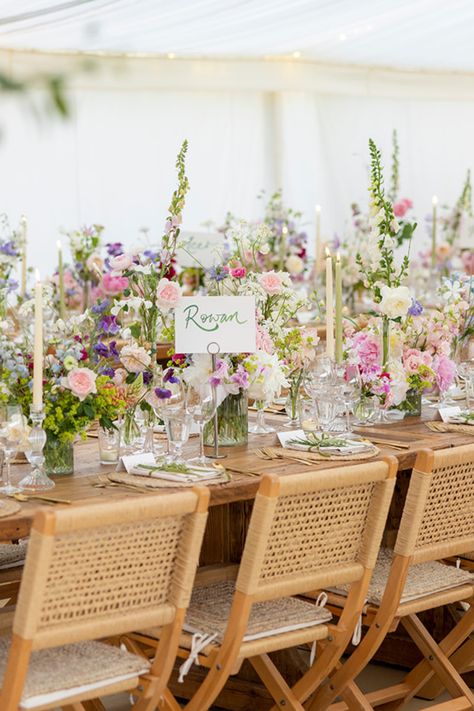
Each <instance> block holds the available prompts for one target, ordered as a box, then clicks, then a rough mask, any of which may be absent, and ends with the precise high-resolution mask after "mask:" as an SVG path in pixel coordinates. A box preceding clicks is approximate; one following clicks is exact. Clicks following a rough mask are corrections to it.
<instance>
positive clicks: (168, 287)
mask: <svg viewBox="0 0 474 711" xmlns="http://www.w3.org/2000/svg"><path fill="white" fill-rule="evenodd" d="M180 299H181V287H180V285H179V284H178V283H177V282H175V281H170V280H169V279H161V281H160V283H159V284H158V288H157V290H156V301H157V304H158V306H159V307H160V308H161V309H163V311H165V312H166V311H170V310H171V309H174V308H175V307H176V306H177V305H178V302H179V300H180Z"/></svg>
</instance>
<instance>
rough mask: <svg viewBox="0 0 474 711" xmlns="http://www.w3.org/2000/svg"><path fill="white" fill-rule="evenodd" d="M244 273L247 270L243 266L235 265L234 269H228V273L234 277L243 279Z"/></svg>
mask: <svg viewBox="0 0 474 711" xmlns="http://www.w3.org/2000/svg"><path fill="white" fill-rule="evenodd" d="M246 274H247V270H246V268H245V267H235V269H231V270H230V275H231V276H232V277H234V279H243V278H244V276H245V275H246Z"/></svg>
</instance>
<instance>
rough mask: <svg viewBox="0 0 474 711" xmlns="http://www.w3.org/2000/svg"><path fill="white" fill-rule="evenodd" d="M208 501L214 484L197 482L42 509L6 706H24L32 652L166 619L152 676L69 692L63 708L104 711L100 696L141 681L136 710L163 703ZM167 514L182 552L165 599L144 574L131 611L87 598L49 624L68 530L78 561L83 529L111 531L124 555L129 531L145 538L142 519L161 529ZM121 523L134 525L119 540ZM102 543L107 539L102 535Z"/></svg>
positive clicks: (164, 585)
mask: <svg viewBox="0 0 474 711" xmlns="http://www.w3.org/2000/svg"><path fill="white" fill-rule="evenodd" d="M208 501H209V491H208V489H206V488H204V487H196V488H195V489H193V490H192V491H187V492H183V493H178V494H165V495H157V496H153V497H141V498H140V499H136V500H129V499H128V500H127V501H123V502H111V503H105V504H98V505H92V506H84V507H71V508H68V509H67V508H64V509H58V510H56V511H40V512H38V513H37V514H36V516H35V519H34V522H33V526H32V531H31V539H30V545H29V549H28V554H27V560H26V563H25V568H24V574H23V580H22V584H21V589H20V594H19V598H18V605H17V608H16V612H15V617H14V621H13V635H12V641H11V646H10V650H9V655H8V660H7V667H6V671H5V677H4V683H3V687H2V689H1V692H0V708H1V709H2V711H17V710H18V708H19V704H20V700H21V696H22V693H23V687H24V684H25V680H26V677H27V673H28V665H29V661H30V656H31V653H32V652H33V651H35V650H41V649H46V648H51V647H57V646H61V645H64V644H69V643H73V642H79V641H87V640H96V639H101V638H104V637H107V636H110V635H112V634H116V633H117V634H120V633H125V632H128V631H131V630H133V629H136V628H137V626H141V625H142V624H145V625H148V624H150V623H151V622H152V620H154V622H153V624H161V625H162V628H163V635H162V641H161V643H160V645H159V646H158V648H157V650H156V654H155V656H154V658H153V660H152V664H151V668H150V670H149V672H148V673H147V674H145V675H142V676H141V677H138V675H137V676H135V677H134V678H132V679H128V680H125V681H121V682H118V683H114V684H106V683H105V682H104V685H103V686H102V687H100V688H96V689H94V690H93V691H89V692H84V693H81V694H78V696H77V697H69V698H67V700H65V701H64V703H63V705H62V708H63V709H64V711H105V710H104V707H103V705H102V703H101V702H100V701H99V700H98V699H99V698H100V697H102V696H108V695H110V694H115V693H118V692H120V691H129V690H132V689H137V688H138V687H139V689H138V691H137V695H138V697H139V698H138V701H137V702H136V704H135V708H136V710H137V711H152V710H153V709H155V708H156V707H157V706H158V704H159V702H160V698H161V696H162V694H163V692H164V689H165V688H166V685H167V682H168V679H169V676H170V674H171V671H172V668H173V663H174V660H175V656H176V650H177V647H178V642H179V636H180V634H181V629H182V624H183V620H184V617H185V613H186V608H187V604H188V602H189V599H190V596H191V592H192V585H193V581H194V575H195V572H196V567H197V563H198V558H199V552H200V548H201V543H202V538H203V534H204V529H205V523H206V519H207V507H208ZM161 520H163V526H164V527H166V526H167V525H168V522H171V523H170V524H169V525H170V526H171V525H174V526H175V528H174V529H173V530H174V531H175V533H172V534H170V535H173V536H174V538H173V539H172V541H171V543H170V550H171V551H172V552H173V551H176V559H175V560H176V562H175V569H174V570H172V571H171V573H170V574H169V575H168V573H167V574H166V575H163V579H162V581H160V583H159V585H160V586H161V589H162V593H163V595H162V596H163V599H164V600H165V602H163V603H160V604H158V603H157V604H156V605H151V604H150V602H149V600H148V598H147V583H146V577H145V576H143V577H142V579H141V580H140V582H139V583H138V584H137V587H136V588H135V590H134V595H135V597H130V598H129V599H130V602H129V603H128V605H127V609H126V610H124V609H122V610H120V611H119V613H118V614H113V613H110V611H109V610H108V611H107V612H106V613H105V612H104V613H102V612H100V613H99V614H97V613H96V612H94V611H91V612H89V610H90V607H89V608H88V607H87V605H88V604H89V603H86V602H84V609H82V608H81V610H80V611H79V614H77V612H76V614H75V615H74V617H73V618H72V619H70V618H68V616H67V615H65V616H64V620H63V621H61V620H59V622H58V620H57V619H56V620H55V624H53V623H50V622H49V620H48V613H49V612H50V610H54V603H52V602H51V600H49V599H48V589H49V590H50V589H51V588H48V585H51V581H50V580H48V575H49V576H52V577H53V581H54V567H53V566H54V563H55V562H57V555H58V554H57V550H58V547H60V545H61V536H63V537H64V536H67V546H68V549H67V550H68V552H69V551H70V554H71V556H74V555H76V558H75V559H74V558H73V560H80V557H81V550H83V549H81V544H80V543H78V545H77V547H76V548H77V550H76V551H75V550H74V549H75V536H77V535H78V533H80V534H82V538H81V541H82V542H83V541H84V538H85V537H87V536H88V535H89V533H90V535H91V536H93V535H95V534H96V533H97V532H99V533H105V534H106V536H107V538H106V541H108V543H107V545H108V546H109V548H110V550H111V551H112V549H113V550H115V551H117V550H118V552H119V554H120V551H121V550H122V548H121V547H120V546H126V545H127V540H126V539H127V536H128V532H129V531H130V530H135V532H136V535H137V536H140V535H141V531H142V529H141V528H139V526H140V525H141V524H143V522H145V523H146V522H150V526H151V528H150V529H149V530H152V531H153V530H159V528H156V529H155V528H153V526H157V527H159V525H160V521H161ZM173 522H175V523H173ZM121 526H127V528H126V532H125V533H122V537H121V538H120V539H117V538H116V537H115V536H116V532H117V530H119V531H120V527H121ZM134 527H136V528H134ZM163 530H164V529H163ZM58 542H59V545H58ZM82 544H83V543H82ZM100 544H101V545H102V539H101V542H100ZM63 545H64V539H63ZM147 545H148V544H143V548H142V550H144V551H145V552H144V554H143V556H142V560H143V561H146V547H147ZM63 550H64V548H63ZM105 550H107V548H105ZM123 550H126V549H125V548H124V549H123ZM127 550H128V555H129V556H133V555H135V550H136V549H135V547H134V546H132V547H130V545H129V546H128V549H127ZM126 569H127V566H126V565H124V570H125V572H123V573H122V571H120V572H119V573H118V574H117V575H118V582H119V585H120V581H121V580H122V579H123V588H124V589H125V586H126V583H127V578H126V577H125V576H126ZM51 571H53V572H51ZM99 584H100V583H99ZM79 604H81V605H82V603H79ZM57 706H58V702H54V703H52V704H45V705H41V706H37V707H35V711H43V709H50V708H56V707H57Z"/></svg>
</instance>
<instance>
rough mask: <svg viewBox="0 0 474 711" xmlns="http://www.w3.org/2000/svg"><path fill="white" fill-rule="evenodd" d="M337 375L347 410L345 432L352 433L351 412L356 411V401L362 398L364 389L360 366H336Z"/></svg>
mask: <svg viewBox="0 0 474 711" xmlns="http://www.w3.org/2000/svg"><path fill="white" fill-rule="evenodd" d="M335 377H336V378H337V385H338V386H339V390H340V393H341V395H342V402H343V407H344V412H345V418H346V422H345V432H346V433H347V434H351V433H352V427H351V414H352V413H353V411H354V407H355V406H356V403H357V402H358V401H359V399H360V392H361V389H362V381H361V377H360V373H359V368H358V367H357V366H356V365H351V364H344V365H336V366H335Z"/></svg>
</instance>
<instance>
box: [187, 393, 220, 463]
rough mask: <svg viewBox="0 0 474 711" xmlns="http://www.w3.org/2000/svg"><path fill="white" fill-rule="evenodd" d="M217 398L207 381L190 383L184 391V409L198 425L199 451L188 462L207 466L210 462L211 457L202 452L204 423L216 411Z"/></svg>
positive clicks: (210, 418)
mask: <svg viewBox="0 0 474 711" xmlns="http://www.w3.org/2000/svg"><path fill="white" fill-rule="evenodd" d="M216 409H217V400H216V396H215V392H214V389H213V388H212V386H211V384H210V383H209V382H203V383H200V384H199V385H190V386H189V387H188V389H187V391H186V411H187V413H188V414H189V415H191V416H192V418H193V420H194V422H196V423H197V424H198V426H199V440H200V453H199V456H198V457H193V458H192V459H190V460H189V461H190V462H193V463H195V464H199V465H200V466H207V465H209V464H212V459H209V457H206V455H205V454H204V425H205V424H206V423H207V422H209V421H210V420H212V418H213V417H214V415H215V413H216Z"/></svg>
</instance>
